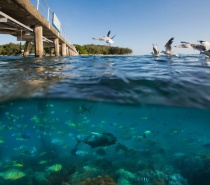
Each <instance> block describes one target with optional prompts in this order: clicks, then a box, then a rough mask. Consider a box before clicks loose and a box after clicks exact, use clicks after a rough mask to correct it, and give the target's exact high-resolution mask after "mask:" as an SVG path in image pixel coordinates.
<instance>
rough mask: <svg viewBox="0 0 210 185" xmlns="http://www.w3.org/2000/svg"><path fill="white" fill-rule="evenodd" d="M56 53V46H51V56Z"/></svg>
mask: <svg viewBox="0 0 210 185" xmlns="http://www.w3.org/2000/svg"><path fill="white" fill-rule="evenodd" d="M54 53H55V48H53V47H51V48H50V56H53V55H54Z"/></svg>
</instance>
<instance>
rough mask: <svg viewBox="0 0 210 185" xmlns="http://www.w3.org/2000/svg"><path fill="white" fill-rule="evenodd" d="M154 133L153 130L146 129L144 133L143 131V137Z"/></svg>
mask: <svg viewBox="0 0 210 185" xmlns="http://www.w3.org/2000/svg"><path fill="white" fill-rule="evenodd" d="M151 134H152V132H151V131H150V130H146V131H144V133H143V138H147V137H148V136H149V135H151Z"/></svg>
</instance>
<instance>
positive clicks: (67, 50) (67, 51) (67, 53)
mask: <svg viewBox="0 0 210 185" xmlns="http://www.w3.org/2000/svg"><path fill="white" fill-rule="evenodd" d="M66 55H67V56H69V47H68V46H67V47H66Z"/></svg>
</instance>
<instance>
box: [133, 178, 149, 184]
mask: <svg viewBox="0 0 210 185" xmlns="http://www.w3.org/2000/svg"><path fill="white" fill-rule="evenodd" d="M136 181H138V182H143V183H148V182H150V181H149V178H147V177H136Z"/></svg>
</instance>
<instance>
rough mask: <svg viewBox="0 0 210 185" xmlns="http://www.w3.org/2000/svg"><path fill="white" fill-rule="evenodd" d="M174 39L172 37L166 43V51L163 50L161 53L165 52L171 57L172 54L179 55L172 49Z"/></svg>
mask: <svg viewBox="0 0 210 185" xmlns="http://www.w3.org/2000/svg"><path fill="white" fill-rule="evenodd" d="M173 41H174V37H172V38H170V39H169V41H168V42H167V43H166V45H165V48H166V49H165V51H161V53H163V54H165V55H166V57H168V58H170V57H172V56H177V57H178V55H177V54H176V53H174V52H173V51H171V44H172V43H173Z"/></svg>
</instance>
